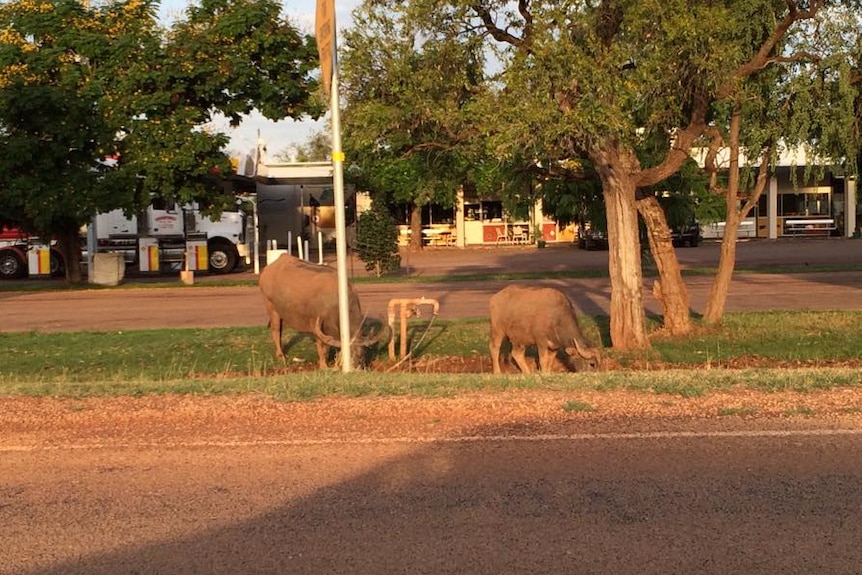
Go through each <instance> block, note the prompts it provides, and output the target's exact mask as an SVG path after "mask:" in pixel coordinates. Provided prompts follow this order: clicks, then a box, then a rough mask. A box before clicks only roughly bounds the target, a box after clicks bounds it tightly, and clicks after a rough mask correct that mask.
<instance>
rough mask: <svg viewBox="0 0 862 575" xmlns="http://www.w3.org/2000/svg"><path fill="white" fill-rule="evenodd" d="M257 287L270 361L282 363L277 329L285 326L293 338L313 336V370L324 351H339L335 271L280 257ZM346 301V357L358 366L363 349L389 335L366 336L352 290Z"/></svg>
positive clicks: (323, 362) (323, 361)
mask: <svg viewBox="0 0 862 575" xmlns="http://www.w3.org/2000/svg"><path fill="white" fill-rule="evenodd" d="M258 286H259V287H260V291H261V293H262V294H263V300H264V305H265V306H266V313H267V315H268V316H269V331H270V333H271V334H272V341H273V343H275V354H276V356H278V358H279V359H284V351H283V350H282V344H281V332H282V327H283V326H287V327H289V328H291V329H293V330H294V331H297V332H299V333H308V334H312V335H314V338H315V344H316V346H317V356H318V364H319V366H320V367H321V368H325V367H326V364H327V355H328V354H329V348H330V347H334V348H340V347H341V330H340V324H339V319H338V276H337V273H336V271H335V270H334V269H332V268H330V267H327V266H323V265H316V264H311V263H308V262H306V261H303V260H301V259H299V258H295V257H293V256H291V255H288V254H283V255H282V256H281V257H279V258H278V259H277V260H275V261H274V262H273V263H271V264H269V265H268V266H266V267H265V268H264V269H263V271H262V272H261V274H260V280H259V281H258ZM348 300H349V301H348V305H349V306H350V328H351V329H352V330H354V334H353V336H352V338H351V345H350V352H351V357H353V358H356V360H355V361H356V363H357V365H360V364H362V363H364V359H365V349H366V348H367V347H369V346H371V345H374V344H376V343H378V342H380V341H382V340H384V339H386V340H387V341H388V337H389V335H390V333H391V331H390V330H389V328H388V326H385V327H383V328H382V329H379V330H378V331H377V332H376V333H373V334H366V333H365V330H364V328H365V325H364V324H365V317H364V316H363V314H362V309H361V308H360V306H359V297H357V295H356V292H355V291H354V290H353V286H349V288H348Z"/></svg>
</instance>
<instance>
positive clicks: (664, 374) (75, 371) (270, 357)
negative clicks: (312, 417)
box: [0, 311, 862, 410]
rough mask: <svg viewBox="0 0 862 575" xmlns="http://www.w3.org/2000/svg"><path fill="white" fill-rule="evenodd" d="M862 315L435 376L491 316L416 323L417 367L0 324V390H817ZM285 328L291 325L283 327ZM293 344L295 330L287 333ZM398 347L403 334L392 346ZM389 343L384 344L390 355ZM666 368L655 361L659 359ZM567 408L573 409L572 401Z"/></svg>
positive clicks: (854, 346) (598, 330)
mask: <svg viewBox="0 0 862 575" xmlns="http://www.w3.org/2000/svg"><path fill="white" fill-rule="evenodd" d="M581 324H582V327H583V328H584V331H585V332H586V333H587V335H588V337H590V338H591V339H593V340H594V341H603V342H604V343H605V344H606V345H607V342H608V337H607V328H608V326H607V324H608V322H607V318H606V317H596V318H592V317H584V318H581ZM860 325H862V312H854V311H847V312H837V311H833V312H785V311H780V312H757V313H737V314H728V315H727V316H726V317H725V320H724V322H723V324H722V325H721V326H720V327H704V326H699V325H698V329H697V333H696V334H695V335H693V336H691V337H685V338H680V339H667V338H660V339H656V340H655V341H654V342H653V348H652V349H651V350H650V351H649V352H648V353H638V354H633V353H632V354H620V353H616V352H614V351H613V350H607V353H606V355H607V356H608V357H609V358H610V359H611V360H612V361H613V362H615V363H616V364H617V365H619V366H620V367H621V369H616V370H613V371H608V372H599V373H575V374H563V373H559V374H557V373H555V374H548V375H531V376H523V375H504V376H492V375H490V374H488V375H485V374H466V375H465V374H434V373H430V371H433V370H430V369H423V368H422V367H421V366H422V365H423V362H424V363H425V364H427V363H429V362H433V361H434V359H435V358H440V357H443V356H467V357H470V356H474V357H475V356H479V357H482V358H484V359H487V360H488V363H490V359H488V344H487V341H488V323H487V320H462V321H442V320H437V321H436V322H433V323H430V324H429V323H428V322H427V321H413V322H411V323H410V329H409V332H408V341H409V344H410V345H409V346H408V349H410V350H411V351H412V353H413V357H414V358H415V360H416V361H417V368H416V369H414V370H413V372H412V373H381V372H379V371H374V372H371V371H368V372H363V371H357V372H354V373H350V374H342V373H341V372H340V371H338V370H336V369H327V370H324V371H317V370H311V371H307V372H302V373H286V374H285V373H282V371H283V369H282V368H283V364H282V363H281V362H280V361H278V360H276V358H275V355H274V353H273V346H272V342H271V341H270V339H269V333H268V331H267V330H266V329H265V328H264V327H254V328H222V329H185V330H140V331H122V332H120V331H110V332H75V333H38V332H31V333H2V334H0V345H2V346H3V349H4V358H3V361H2V363H0V394H2V395H59V396H74V397H78V396H88V395H140V394H154V393H155V394H158V393H193V394H237V393H262V394H266V395H271V396H274V397H279V398H283V399H291V400H307V399H311V398H316V397H322V396H327V395H340V396H381V395H418V396H441V395H444V396H445V395H453V394H457V393H463V392H469V391H475V390H503V389H539V388H541V389H557V390H561V391H573V392H576V391H578V390H613V389H626V390H636V391H641V392H644V393H653V394H661V395H666V396H676V397H697V396H700V395H704V394H706V393H709V392H710V391H715V390H729V389H734V388H738V387H745V388H749V389H758V390H763V391H781V390H794V391H800V392H811V391H816V390H818V389H829V388H834V387H845V386H859V385H860V384H862V371H860V370H858V369H855V368H853V367H852V366H851V367H847V368H843V367H830V368H822V367H818V366H817V363H818V362H821V363H822V362H837V363H839V364H840V362H842V361H858V360H860V359H862V329H860V328H859V326H860ZM287 335H288V336H289V335H290V334H287ZM285 341H289V337H288V338H287V339H286V340H285ZM397 347H398V345H397V342H396V349H397ZM286 355H287V358H288V363H289V364H291V365H292V364H299V363H303V364H311V366H313V365H314V364H315V363H316V351H315V349H314V345H313V343H312V341H311V339H310V338H309V337H308V336H302V337H298V338H295V341H293V342H292V343H291V345H290V347H289V348H287V349H286ZM386 355H387V352H386V349H385V347H383V348H380V349H378V350H376V357H377V359H378V360H379V361H385V360H386ZM755 356H756V358H762V359H763V360H764V362H763V363H769V362H784V363H782V365H783V366H787V368H785V369H772V368H769V369H767V368H759V369H754V368H751V369H735V370H728V369H716V368H720V367H723V366H726V365H728V364H732V363H733V361H734V359H735V358H740V357H747V358H752V357H755ZM657 367H658V368H659V369H656V368H657ZM569 409H572V410H575V409H577V407H576V406H575V405H574V404H573V405H572V406H570V407H569Z"/></svg>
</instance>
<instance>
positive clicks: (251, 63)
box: [0, 0, 322, 237]
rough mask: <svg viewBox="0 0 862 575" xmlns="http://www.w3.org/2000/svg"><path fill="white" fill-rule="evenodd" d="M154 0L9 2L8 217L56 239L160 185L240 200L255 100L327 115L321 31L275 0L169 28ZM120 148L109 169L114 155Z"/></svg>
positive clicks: (193, 195)
mask: <svg viewBox="0 0 862 575" xmlns="http://www.w3.org/2000/svg"><path fill="white" fill-rule="evenodd" d="M157 8H158V3H157V2H155V1H154V0H144V1H141V2H138V1H135V2H126V1H121V0H112V1H109V2H99V3H95V4H93V5H89V4H87V3H82V2H79V1H78V0H49V1H47V2H41V3H33V2H27V1H24V0H15V1H12V2H7V3H4V4H2V5H0V27H2V28H3V33H2V42H0V70H2V72H0V190H3V193H2V194H0V220H2V221H3V222H6V223H10V222H11V223H14V224H16V225H19V226H21V227H23V228H25V229H26V230H27V231H31V232H36V233H39V234H40V235H42V236H43V237H55V236H57V235H59V234H60V233H61V232H65V231H68V230H72V231H74V232H77V229H78V228H79V227H80V226H81V225H82V224H85V223H86V222H87V221H89V219H90V217H92V215H93V214H94V213H96V212H103V211H109V210H112V209H117V208H121V209H124V210H125V211H126V212H127V213H135V212H137V211H138V210H140V209H141V208H142V207H144V206H145V205H146V204H147V203H149V201H150V197H151V196H152V195H156V196H162V197H165V198H170V199H174V200H177V201H179V202H187V201H190V200H200V201H201V202H202V203H203V204H204V205H206V206H208V207H209V208H210V209H211V210H212V211H219V210H220V209H223V208H225V207H226V206H227V205H229V203H232V198H227V197H225V196H224V193H223V188H222V186H221V182H220V180H219V177H218V176H219V175H220V174H225V173H227V172H228V171H229V170H230V164H229V161H228V158H227V156H226V154H225V152H224V147H225V145H226V143H227V136H226V135H225V134H222V133H216V132H213V131H211V130H209V129H206V128H205V126H206V125H207V124H208V123H209V122H211V120H212V119H213V117H214V115H215V114H222V115H224V116H226V117H227V118H229V120H230V121H231V123H233V124H238V123H239V122H240V121H241V119H242V116H243V115H245V114H248V113H249V112H251V111H252V110H253V109H258V110H260V111H261V112H262V113H263V114H264V115H265V116H267V117H269V118H272V119H282V118H285V117H294V118H298V117H301V116H303V115H305V114H311V115H319V114H320V113H322V108H321V107H320V106H319V105H317V104H316V103H315V102H314V101H313V100H312V99H311V94H312V93H313V91H314V90H316V87H317V82H316V81H315V80H313V79H312V73H313V72H314V69H315V68H316V59H317V56H316V50H315V44H314V40H313V38H311V37H310V36H302V35H300V34H299V33H298V32H297V30H296V29H295V28H293V26H292V25H291V24H290V23H289V22H288V21H287V20H284V19H282V18H281V17H280V15H279V12H280V9H281V8H280V4H279V3H278V2H275V1H272V0H204V1H203V3H202V4H201V5H192V6H190V7H189V8H188V9H187V11H186V14H185V17H184V18H180V19H178V20H176V21H174V22H173V23H172V24H171V27H170V29H168V30H165V29H163V28H162V27H161V26H160V24H159V22H158V20H157ZM108 156H110V157H112V158H113V159H114V165H113V167H111V168H107V167H105V166H104V165H102V164H100V163H99V162H101V161H102V160H104V159H105V158H106V157H108Z"/></svg>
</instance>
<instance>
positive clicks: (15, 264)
mask: <svg viewBox="0 0 862 575" xmlns="http://www.w3.org/2000/svg"><path fill="white" fill-rule="evenodd" d="M145 216H146V217H145V220H144V221H142V222H141V225H140V226H139V222H138V218H137V217H136V216H132V217H131V218H127V217H126V216H125V215H124V214H123V212H122V210H114V211H111V212H107V213H103V214H98V215H97V216H96V217H95V218H94V221H93V224H92V225H91V226H90V229H91V232H90V233H89V234H88V235H91V236H92V243H93V245H92V247H93V248H94V252H96V253H98V252H113V253H120V254H122V256H123V259H124V260H125V262H126V264H127V265H136V266H138V268H139V269H140V270H141V271H144V272H151V273H158V272H159V271H163V270H165V269H172V268H180V267H183V266H185V265H188V264H189V263H190V264H191V267H190V269H193V270H197V271H209V272H211V273H216V274H226V273H230V272H232V271H234V270H236V269H241V268H242V267H244V265H243V264H248V263H249V261H250V248H249V243H250V240H251V241H253V238H254V229H253V227H249V225H250V224H251V223H252V222H251V218H249V217H248V216H247V215H246V214H245V213H244V212H243V211H240V210H237V211H231V212H223V213H222V215H221V217H220V218H218V219H216V221H213V220H211V219H210V218H209V217H207V216H203V215H201V213H200V211H199V210H198V209H197V206H196V205H194V204H191V205H186V206H178V205H174V204H170V203H162V204H160V203H155V204H154V205H151V206H149V207H148V208H147V211H146V213H145ZM83 231H84V232H86V229H85V230H83ZM192 253H193V254H194V256H193V259H194V261H192V262H186V259H187V258H189V257H190V254H192ZM142 254H145V257H144V258H142V257H141V255H142ZM64 273H65V266H64V263H63V259H62V256H61V255H60V252H59V251H58V250H57V249H56V247H55V246H53V245H51V246H45V245H42V242H40V241H39V240H38V239H36V238H29V237H28V236H27V235H26V234H24V233H23V232H21V231H20V230H17V229H13V228H5V227H4V228H2V230H0V279H17V278H23V277H27V276H28V275H29V276H31V277H36V276H40V277H41V276H47V275H52V276H62V275H63V274H64Z"/></svg>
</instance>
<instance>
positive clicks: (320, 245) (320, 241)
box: [317, 232, 323, 265]
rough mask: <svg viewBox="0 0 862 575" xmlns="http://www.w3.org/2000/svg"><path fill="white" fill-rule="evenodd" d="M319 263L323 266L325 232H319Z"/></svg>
mask: <svg viewBox="0 0 862 575" xmlns="http://www.w3.org/2000/svg"><path fill="white" fill-rule="evenodd" d="M317 263H319V264H320V265H323V232H317Z"/></svg>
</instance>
